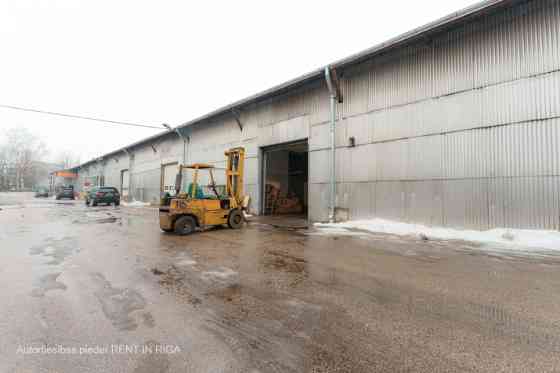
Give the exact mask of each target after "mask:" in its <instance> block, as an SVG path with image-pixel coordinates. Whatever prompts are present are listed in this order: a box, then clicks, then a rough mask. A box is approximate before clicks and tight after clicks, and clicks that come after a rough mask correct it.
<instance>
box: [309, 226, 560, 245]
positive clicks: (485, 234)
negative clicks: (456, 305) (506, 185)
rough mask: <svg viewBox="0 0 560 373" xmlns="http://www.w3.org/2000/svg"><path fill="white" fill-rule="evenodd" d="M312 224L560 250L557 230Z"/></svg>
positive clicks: (331, 229) (330, 229) (339, 230)
mask: <svg viewBox="0 0 560 373" xmlns="http://www.w3.org/2000/svg"><path fill="white" fill-rule="evenodd" d="M315 227H316V228H318V229H319V231H320V232H324V233H326V234H346V233H349V234H356V233H357V232H359V231H367V232H372V233H386V234H394V235H398V236H415V237H417V238H420V239H440V240H463V241H473V242H482V243H497V244H501V245H503V246H518V247H524V248H529V247H531V248H542V249H551V250H560V232H558V231H543V230H528V229H505V228H496V229H491V230H488V231H474V230H460V229H452V228H443V227H427V226H425V225H420V224H408V223H400V222H395V221H391V220H385V219H372V220H356V221H349V222H344V223H334V224H321V223H316V224H315Z"/></svg>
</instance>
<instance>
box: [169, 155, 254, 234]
mask: <svg viewBox="0 0 560 373" xmlns="http://www.w3.org/2000/svg"><path fill="white" fill-rule="evenodd" d="M225 156H226V169H225V176H226V183H225V191H223V190H222V193H220V192H219V191H218V187H217V185H216V183H215V181H214V173H213V171H214V169H215V167H214V166H213V165H210V164H205V163H195V164H191V165H182V164H181V165H179V167H178V173H177V177H176V179H175V191H176V194H175V196H174V197H170V196H169V195H166V196H165V197H163V198H162V201H161V206H160V208H159V226H160V228H161V229H162V230H163V231H165V232H175V233H177V234H180V235H187V234H191V233H193V232H194V231H195V230H196V228H197V227H199V228H206V227H210V226H216V225H224V224H227V225H228V226H229V227H230V228H234V229H238V228H241V227H242V226H243V221H244V216H243V204H244V202H245V197H244V196H243V163H244V160H245V149H244V148H233V149H229V150H227V151H226V152H225ZM184 171H186V172H188V173H189V174H192V179H190V180H189V181H190V183H189V184H188V185H187V188H186V191H181V188H182V185H183V172H184ZM202 171H203V172H208V176H209V181H210V184H209V185H207V186H206V187H207V193H204V191H203V188H202V187H201V186H200V185H199V176H200V175H199V173H200V172H202ZM222 189H223V188H222Z"/></svg>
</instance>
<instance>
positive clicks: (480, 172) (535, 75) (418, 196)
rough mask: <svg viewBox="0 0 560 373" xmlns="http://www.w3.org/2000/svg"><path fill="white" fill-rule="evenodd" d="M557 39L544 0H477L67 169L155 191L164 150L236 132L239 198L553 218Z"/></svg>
mask: <svg viewBox="0 0 560 373" xmlns="http://www.w3.org/2000/svg"><path fill="white" fill-rule="evenodd" d="M559 39H560V2H558V1H557V0H533V1H503V0H501V1H496V0H494V1H485V2H482V3H479V4H477V5H475V6H472V7H470V8H468V9H465V10H462V11H460V12H456V13H454V14H452V15H450V16H448V17H445V18H443V19H440V20H438V21H435V22H433V23H431V24H429V25H426V26H424V27H421V28H418V29H415V30H413V31H411V32H409V33H407V34H404V35H401V36H399V37H397V38H395V39H393V40H389V41H387V42H385V43H383V44H381V45H378V46H376V47H373V48H371V49H368V50H366V51H364V52H362V53H359V54H357V55H354V56H351V57H348V58H346V59H344V60H341V61H338V62H335V63H333V64H331V65H329V66H328V67H327V68H325V69H317V70H316V71H313V72H311V73H308V74H306V75H303V76H301V77H299V78H297V79H294V80H292V81H289V82H286V83H284V84H282V85H280V86H277V87H274V88H272V89H270V90H267V91H265V92H262V93H260V94H257V95H254V96H252V97H249V98H247V99H244V100H241V101H238V102H236V103H234V104H232V105H229V106H227V107H224V108H221V109H219V110H216V111H214V112H212V113H209V114H207V115H205V116H203V117H201V118H198V119H195V120H192V121H189V122H187V123H185V124H183V125H181V126H179V127H178V128H177V129H174V130H172V131H167V132H164V133H162V134H159V135H156V136H153V137H150V138H147V139H145V140H143V141H140V142H137V143H134V144H131V145H130V146H127V147H126V148H123V149H118V150H115V151H114V152H112V153H109V154H106V155H104V156H102V157H101V158H99V159H96V160H92V161H90V162H87V163H85V164H83V165H81V166H80V167H79V178H80V179H79V181H80V185H82V186H83V185H101V184H104V185H111V186H117V187H119V188H121V190H122V194H123V195H125V196H128V198H129V199H136V200H142V201H150V202H156V203H157V201H158V200H159V198H160V195H161V193H162V192H167V191H172V190H173V189H174V185H173V184H174V181H175V173H176V166H177V164H178V163H181V162H186V163H193V162H206V163H212V164H215V165H216V166H217V167H224V150H226V149H228V148H231V147H234V146H243V147H244V148H245V149H246V152H247V159H246V175H245V190H246V192H247V193H248V194H249V195H250V197H251V205H250V208H251V211H252V212H253V213H257V214H281V213H301V214H307V216H308V217H309V219H310V220H311V221H325V220H328V219H329V217H330V215H332V210H331V207H333V206H332V205H334V207H335V209H334V215H335V217H336V218H337V219H362V218H372V217H382V218H387V219H393V220H399V221H406V222H417V223H424V224H429V225H437V226H453V227H468V228H476V229H488V228H492V227H518V228H543V229H558V228H559V216H560V206H559V201H560V186H559V180H560V179H559V175H560V152H559V141H560V121H559V116H560V71H559V68H560V40H559ZM218 88H219V87H216V89H218ZM331 108H332V109H334V110H331ZM333 113H334V127H333V128H334V129H335V131H334V136H333V138H334V146H335V151H334V152H333V149H332V141H331V125H332V123H331V118H333ZM333 155H334V157H333ZM333 159H334V163H333ZM331 165H334V167H331ZM333 171H334V172H333ZM333 177H334V179H333ZM333 180H334V184H333ZM217 182H218V183H223V179H222V180H220V179H218V180H217ZM333 186H334V188H333ZM333 190H334V194H332V191H333ZM333 195H334V196H335V198H334V199H331V196H333Z"/></svg>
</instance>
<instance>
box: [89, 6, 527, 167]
mask: <svg viewBox="0 0 560 373" xmlns="http://www.w3.org/2000/svg"><path fill="white" fill-rule="evenodd" d="M524 1H527V0H485V1H482V2H479V3H477V4H474V5H472V6H469V7H467V8H465V9H462V10H460V11H457V12H454V13H452V14H449V15H447V16H445V17H442V18H440V19H438V20H436V21H434V22H430V23H428V24H426V25H424V26H421V27H418V28H415V29H413V30H411V31H409V32H406V33H404V34H402V35H399V36H397V37H395V38H393V39H390V40H388V41H386V42H383V43H381V44H378V45H376V46H374V47H372V48H368V49H366V50H363V51H361V52H359V53H356V54H354V55H351V56H349V57H346V58H343V59H341V60H338V61H335V62H334V63H331V64H328V65H327V67H329V66H330V67H332V68H336V69H339V70H342V69H343V68H345V67H348V66H351V65H354V64H358V63H360V62H363V61H365V60H368V59H370V58H372V57H374V56H375V55H378V54H381V53H383V52H386V51H388V50H391V49H395V48H399V47H401V46H403V45H406V44H410V43H412V42H414V41H417V40H418V39H421V38H425V37H427V36H428V35H431V34H437V33H439V32H442V31H444V30H445V29H447V28H449V27H451V26H453V25H455V24H457V23H460V22H465V21H468V20H470V19H473V18H477V17H480V16H482V15H484V14H486V13H488V12H491V11H493V10H496V9H498V8H505V7H508V6H512V5H514V4H516V3H520V2H524ZM324 71H325V67H321V68H319V69H316V70H313V71H311V72H309V73H307V74H304V75H301V76H299V77H297V78H295V79H292V80H289V81H287V82H284V83H282V84H279V85H277V86H274V87H272V88H270V89H267V90H264V91H262V92H259V93H257V94H254V95H252V96H249V97H247V98H244V99H242V100H239V101H235V102H233V103H232V104H229V105H227V106H224V107H221V108H219V109H217V110H214V111H211V112H210V113H207V114H205V115H202V116H200V117H198V118H195V119H192V120H189V121H187V122H184V123H183V124H181V125H179V126H177V127H175V128H176V129H179V128H184V127H188V126H191V125H193V124H197V123H200V122H203V121H206V120H209V119H212V118H215V117H217V116H220V115H224V114H227V113H231V111H232V110H239V109H240V108H242V107H244V106H247V105H250V104H253V103H256V102H259V101H262V100H265V99H267V98H271V97H274V96H278V95H281V94H283V93H285V92H286V91H289V90H291V89H293V88H296V87H299V86H302V85H304V84H306V83H309V82H312V81H317V80H321V79H324ZM168 134H169V131H164V132H162V133H159V134H157V135H153V136H150V137H147V138H145V139H143V140H140V141H137V142H135V143H132V144H130V145H128V146H125V147H123V148H120V149H117V150H115V151H113V152H110V153H107V154H106V155H104V156H103V157H109V156H112V155H115V154H117V153H119V152H122V151H124V150H125V149H131V148H134V147H136V146H139V145H143V144H146V143H149V142H150V141H152V140H154V139H156V138H160V137H163V136H165V135H168ZM93 162H95V160H90V161H88V162H85V163H83V164H82V165H80V166H79V167H83V166H86V165H88V164H90V163H93Z"/></svg>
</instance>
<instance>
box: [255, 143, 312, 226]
mask: <svg viewBox="0 0 560 373" xmlns="http://www.w3.org/2000/svg"><path fill="white" fill-rule="evenodd" d="M307 181H308V145H307V140H305V141H301V142H295V143H289V144H282V145H275V146H271V147H267V148H263V190H262V196H263V198H262V201H263V206H262V211H263V215H275V216H276V215H282V216H287V215H292V216H294V215H298V216H300V217H307V200H308V197H307Z"/></svg>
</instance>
